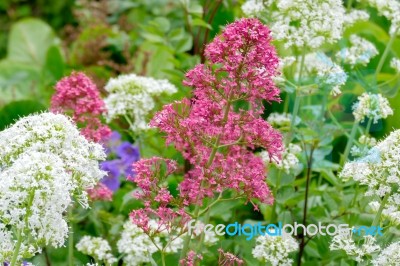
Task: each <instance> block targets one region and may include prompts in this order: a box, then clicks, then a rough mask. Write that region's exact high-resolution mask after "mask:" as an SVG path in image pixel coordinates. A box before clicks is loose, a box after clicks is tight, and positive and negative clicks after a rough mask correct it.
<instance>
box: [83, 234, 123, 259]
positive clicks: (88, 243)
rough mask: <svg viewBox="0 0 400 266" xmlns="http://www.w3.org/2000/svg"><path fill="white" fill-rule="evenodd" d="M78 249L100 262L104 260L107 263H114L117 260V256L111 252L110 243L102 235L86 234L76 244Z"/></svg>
mask: <svg viewBox="0 0 400 266" xmlns="http://www.w3.org/2000/svg"><path fill="white" fill-rule="evenodd" d="M76 249H77V250H78V251H80V252H82V253H83V254H85V255H89V256H91V257H92V258H94V259H95V260H96V261H98V262H100V261H102V262H104V263H105V264H106V265H112V264H113V263H115V262H117V258H115V257H114V256H113V255H112V253H111V247H110V244H109V243H108V241H107V240H105V239H103V238H101V237H93V236H84V237H82V238H81V239H80V240H79V242H78V244H76Z"/></svg>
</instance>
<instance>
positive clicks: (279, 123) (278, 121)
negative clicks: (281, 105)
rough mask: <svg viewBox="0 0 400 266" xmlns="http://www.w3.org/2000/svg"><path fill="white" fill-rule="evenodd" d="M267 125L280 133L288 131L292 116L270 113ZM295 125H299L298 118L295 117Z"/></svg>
mask: <svg viewBox="0 0 400 266" xmlns="http://www.w3.org/2000/svg"><path fill="white" fill-rule="evenodd" d="M267 121H268V123H270V124H271V126H273V127H274V128H277V129H279V130H281V131H288V130H289V129H290V126H291V122H292V114H289V113H271V114H270V115H269V116H268V118H267ZM294 122H295V125H297V124H299V123H300V118H299V117H296V119H295V121H294Z"/></svg>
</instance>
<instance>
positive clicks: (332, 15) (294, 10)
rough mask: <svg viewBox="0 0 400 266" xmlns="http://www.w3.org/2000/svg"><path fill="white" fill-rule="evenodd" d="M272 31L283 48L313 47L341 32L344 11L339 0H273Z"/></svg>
mask: <svg viewBox="0 0 400 266" xmlns="http://www.w3.org/2000/svg"><path fill="white" fill-rule="evenodd" d="M275 5H276V11H272V14H270V16H271V17H272V20H273V22H272V26H271V31H272V33H273V35H274V38H275V39H277V40H279V41H283V42H284V45H285V47H286V48H289V47H292V46H295V47H298V48H303V47H307V48H311V49H316V48H318V47H320V46H322V45H323V44H325V43H335V42H336V41H338V40H339V39H340V38H341V36H342V31H343V18H344V15H345V11H344V8H343V6H342V1H340V0H276V1H275Z"/></svg>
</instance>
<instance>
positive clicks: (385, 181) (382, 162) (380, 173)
mask: <svg viewBox="0 0 400 266" xmlns="http://www.w3.org/2000/svg"><path fill="white" fill-rule="evenodd" d="M399 160H400V130H396V131H393V132H392V133H390V135H389V136H388V137H387V138H386V139H384V140H383V141H380V142H379V143H378V144H377V145H376V146H375V147H373V148H372V149H370V150H369V152H368V154H367V155H366V156H365V157H362V158H360V159H357V160H355V161H352V162H347V163H346V164H345V165H344V167H343V170H342V171H341V173H340V174H339V177H341V178H342V179H344V180H349V179H353V180H355V181H357V182H360V184H362V185H366V186H368V190H367V192H366V196H373V195H376V196H378V197H384V196H385V195H387V194H389V195H392V196H393V194H392V187H395V186H397V185H398V184H399V183H400V168H399ZM391 202H392V203H391V204H395V203H396V202H399V199H398V197H396V198H393V199H392V201H391ZM397 207H398V206H397Z"/></svg>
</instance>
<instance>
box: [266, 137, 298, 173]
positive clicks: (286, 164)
mask: <svg viewBox="0 0 400 266" xmlns="http://www.w3.org/2000/svg"><path fill="white" fill-rule="evenodd" d="M300 153H301V147H300V146H299V145H297V144H293V143H289V146H288V147H287V148H286V147H285V149H284V151H283V153H282V158H281V159H279V158H275V157H274V158H272V159H271V158H270V156H269V154H268V152H267V151H262V152H260V156H261V159H262V160H263V162H264V163H265V164H267V165H268V164H270V163H272V164H274V165H275V166H276V168H278V169H283V170H284V171H285V172H286V173H288V174H289V173H290V171H292V170H294V169H296V168H297V167H298V166H299V164H300V161H299V159H298V158H297V156H298V155H299V154H300Z"/></svg>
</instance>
